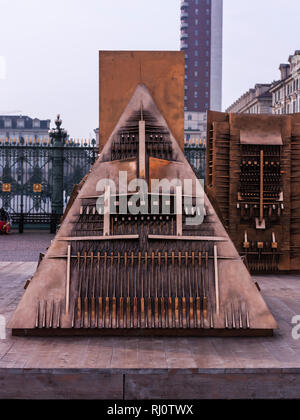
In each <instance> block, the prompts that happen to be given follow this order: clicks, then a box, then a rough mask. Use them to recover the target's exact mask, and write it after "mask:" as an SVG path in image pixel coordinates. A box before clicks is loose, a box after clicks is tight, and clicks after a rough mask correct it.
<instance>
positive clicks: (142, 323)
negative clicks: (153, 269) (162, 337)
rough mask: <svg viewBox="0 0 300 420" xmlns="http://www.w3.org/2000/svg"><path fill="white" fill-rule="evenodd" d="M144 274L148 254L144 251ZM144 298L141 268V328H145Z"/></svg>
mask: <svg viewBox="0 0 300 420" xmlns="http://www.w3.org/2000/svg"><path fill="white" fill-rule="evenodd" d="M144 258H145V260H144V261H145V264H144V266H145V276H147V264H148V254H147V252H145V257H144ZM145 326H146V325H145V298H144V276H143V269H142V280H141V328H145Z"/></svg>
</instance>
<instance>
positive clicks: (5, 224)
mask: <svg viewBox="0 0 300 420" xmlns="http://www.w3.org/2000/svg"><path fill="white" fill-rule="evenodd" d="M10 228H11V218H10V215H9V213H8V212H7V211H6V210H4V208H3V207H2V208H1V209H0V233H4V234H8V233H9V232H10Z"/></svg>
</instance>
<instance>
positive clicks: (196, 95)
mask: <svg viewBox="0 0 300 420" xmlns="http://www.w3.org/2000/svg"><path fill="white" fill-rule="evenodd" d="M194 98H198V92H197V91H196V90H195V92H194Z"/></svg>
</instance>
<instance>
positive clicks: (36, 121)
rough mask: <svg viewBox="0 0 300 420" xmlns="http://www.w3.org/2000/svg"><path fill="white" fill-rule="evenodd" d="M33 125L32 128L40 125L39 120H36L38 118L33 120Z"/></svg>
mask: <svg viewBox="0 0 300 420" xmlns="http://www.w3.org/2000/svg"><path fill="white" fill-rule="evenodd" d="M33 127H34V128H39V127H40V120H38V119H35V120H33Z"/></svg>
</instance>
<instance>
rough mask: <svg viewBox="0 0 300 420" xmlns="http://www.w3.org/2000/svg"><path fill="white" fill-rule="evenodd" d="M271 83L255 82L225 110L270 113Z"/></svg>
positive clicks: (229, 111) (239, 112)
mask: <svg viewBox="0 0 300 420" xmlns="http://www.w3.org/2000/svg"><path fill="white" fill-rule="evenodd" d="M272 86H273V84H267V83H265V84H261V83H260V84H256V85H255V87H254V88H253V89H249V90H248V92H246V93H244V95H242V96H241V97H240V98H239V99H238V100H236V101H235V102H234V103H233V104H232V105H230V106H229V107H228V108H227V109H226V112H228V113H233V114H272V93H271V92H270V89H271V87H272Z"/></svg>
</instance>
